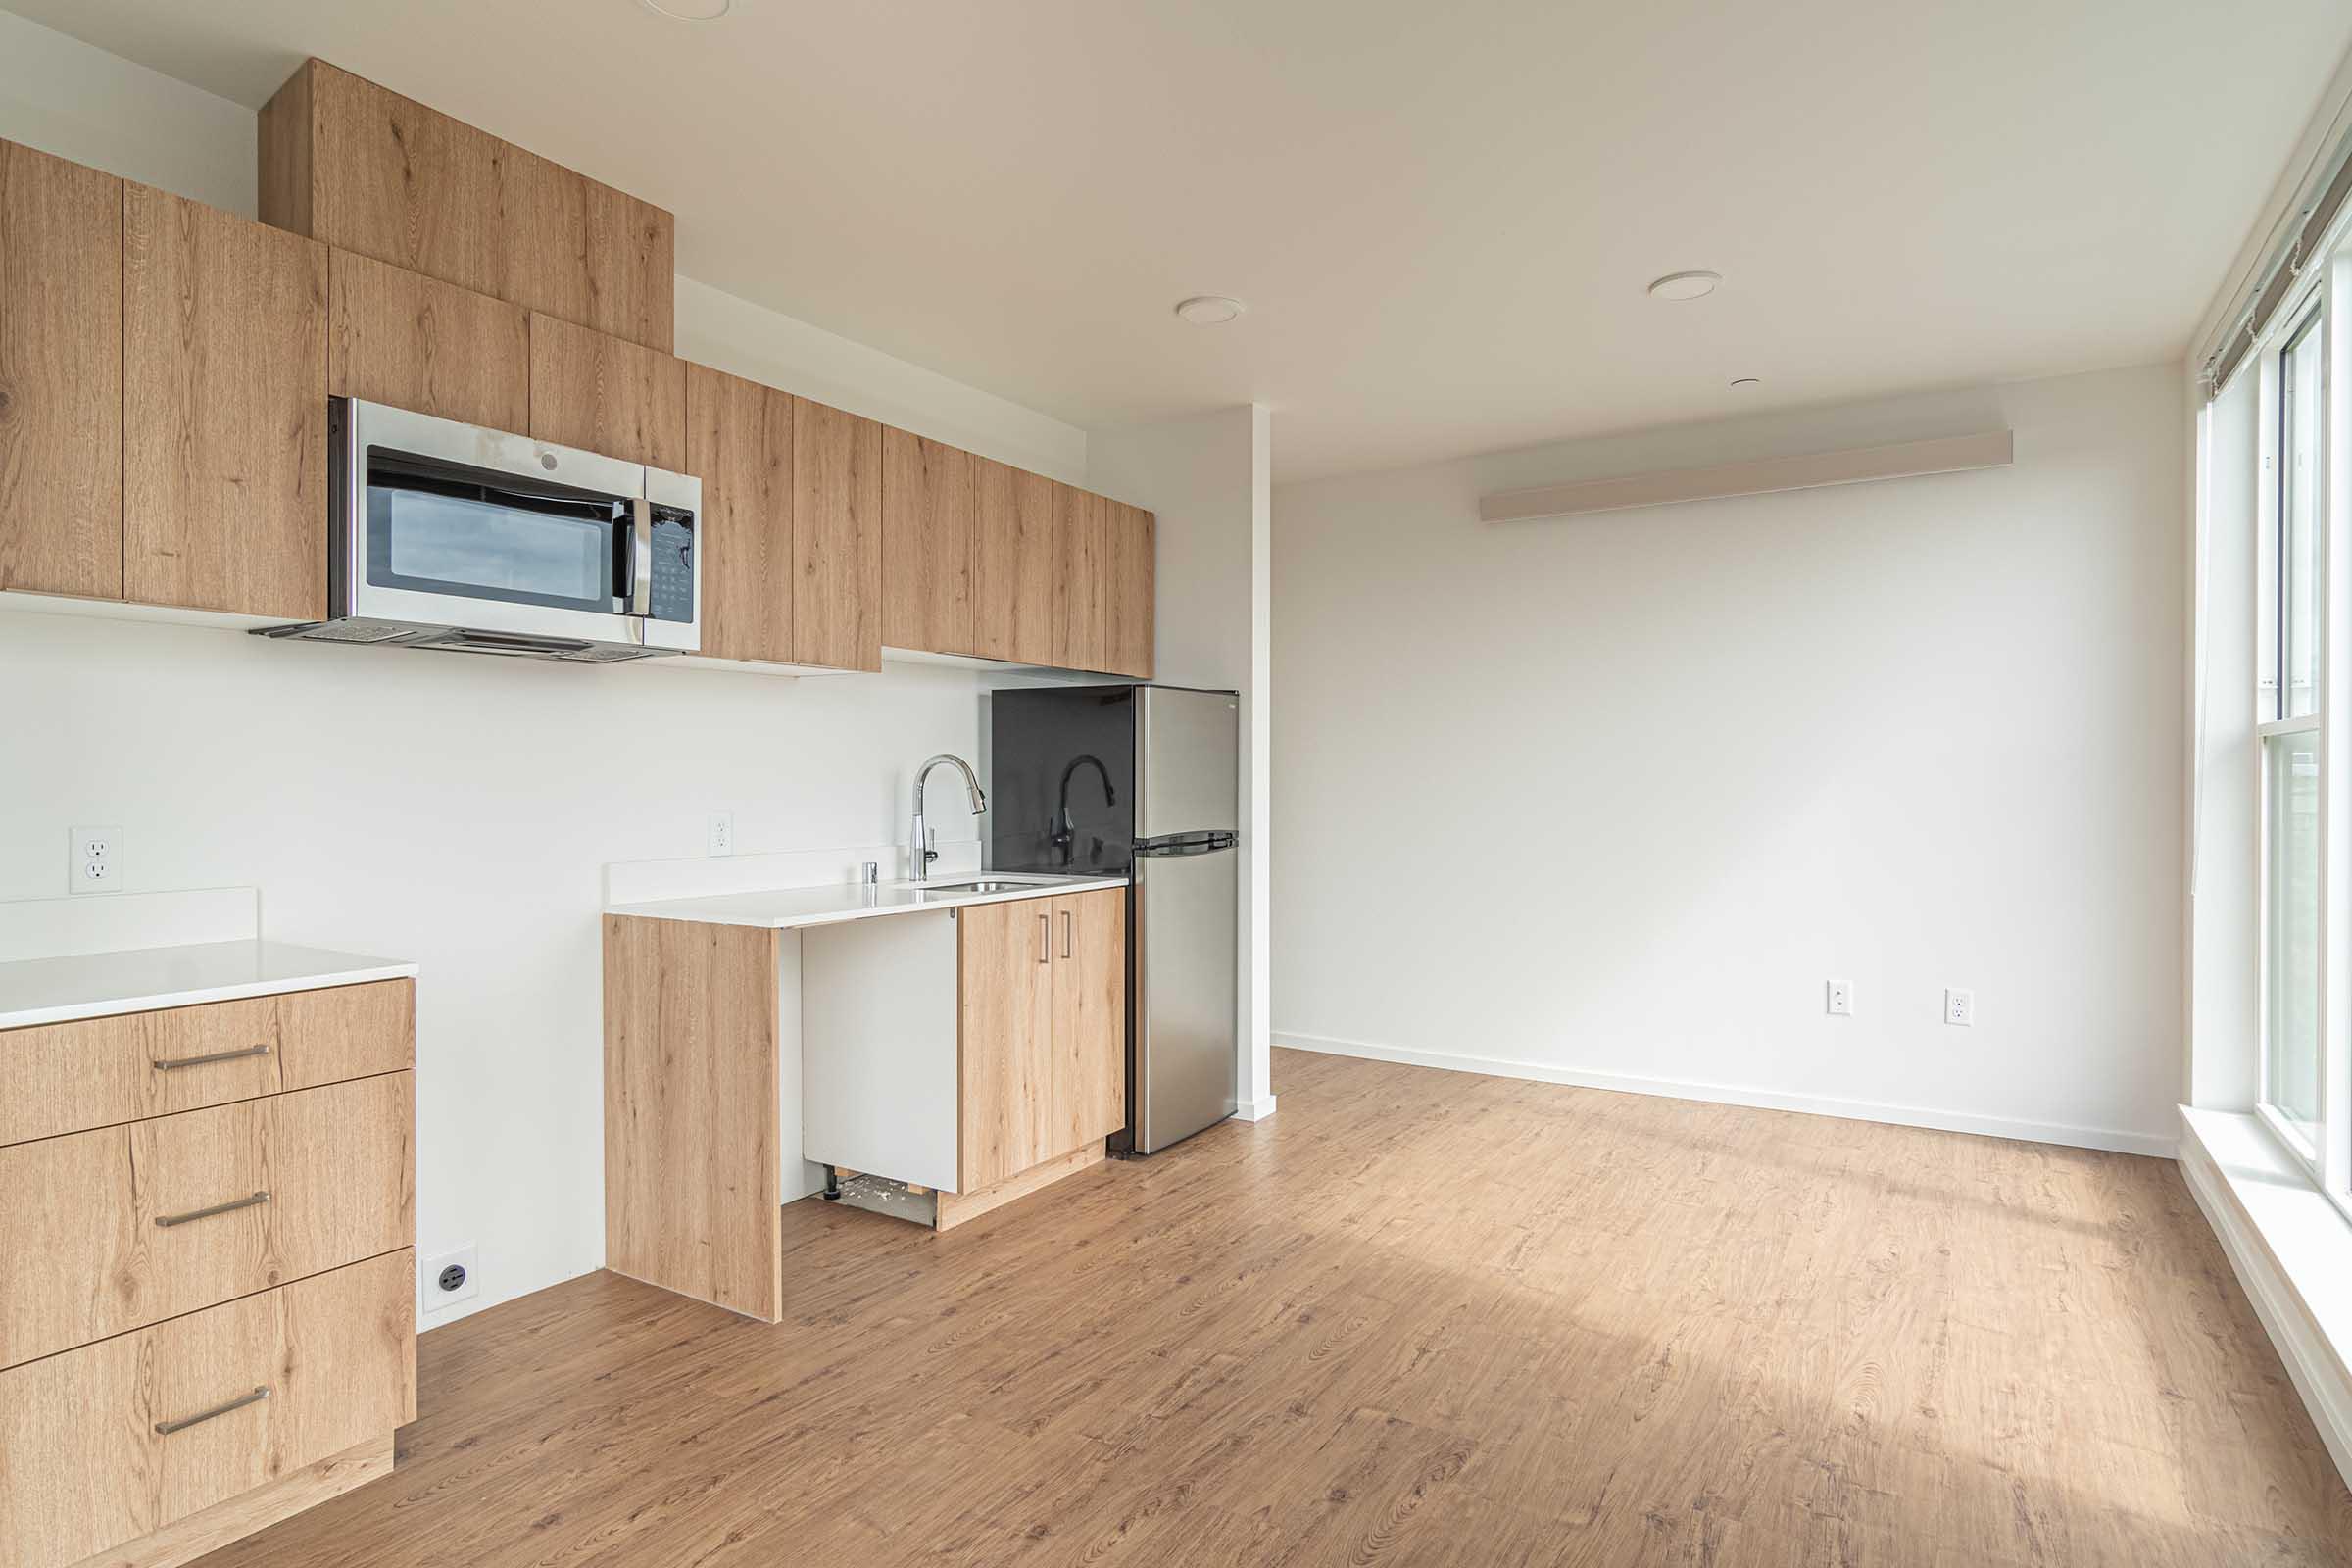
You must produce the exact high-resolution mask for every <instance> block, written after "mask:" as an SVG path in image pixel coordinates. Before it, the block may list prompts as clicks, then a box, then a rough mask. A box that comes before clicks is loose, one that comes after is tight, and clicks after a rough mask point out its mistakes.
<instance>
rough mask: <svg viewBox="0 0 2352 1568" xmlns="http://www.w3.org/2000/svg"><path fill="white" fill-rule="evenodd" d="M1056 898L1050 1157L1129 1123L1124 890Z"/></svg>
mask: <svg viewBox="0 0 2352 1568" xmlns="http://www.w3.org/2000/svg"><path fill="white" fill-rule="evenodd" d="M1053 903H1054V933H1053V934H1054V1075H1053V1081H1052V1082H1053V1087H1052V1093H1051V1095H1050V1096H1049V1099H1048V1105H1049V1114H1048V1118H1047V1131H1048V1133H1049V1134H1050V1135H1051V1136H1050V1137H1049V1140H1048V1141H1049V1142H1050V1143H1051V1144H1052V1146H1053V1147H1052V1148H1050V1149H1048V1150H1046V1151H1045V1154H1046V1157H1049V1158H1050V1157H1052V1156H1053V1155H1055V1154H1066V1153H1068V1152H1070V1151H1071V1150H1074V1149H1078V1148H1080V1147H1082V1146H1084V1145H1086V1144H1088V1143H1091V1142H1093V1141H1095V1140H1096V1139H1100V1138H1107V1137H1108V1136H1109V1135H1110V1134H1112V1133H1115V1132H1117V1131H1118V1130H1119V1129H1120V1128H1121V1127H1124V1126H1126V1125H1127V895H1126V893H1125V892H1124V891H1122V890H1120V889H1118V888H1103V889H1099V890H1097V891H1095V892H1092V893H1072V894H1068V895H1065V896H1064V897H1061V898H1057V899H1055V900H1054V901H1053Z"/></svg>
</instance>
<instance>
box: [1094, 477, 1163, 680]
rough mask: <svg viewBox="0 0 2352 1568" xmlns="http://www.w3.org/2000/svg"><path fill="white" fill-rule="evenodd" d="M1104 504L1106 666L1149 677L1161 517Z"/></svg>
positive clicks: (1120, 672) (1117, 504)
mask: <svg viewBox="0 0 2352 1568" xmlns="http://www.w3.org/2000/svg"><path fill="white" fill-rule="evenodd" d="M1103 507H1104V509H1105V511H1106V513H1107V522H1108V534H1109V539H1110V567H1109V574H1108V582H1109V592H1110V613H1109V619H1108V624H1109V632H1110V646H1109V651H1108V656H1107V658H1106V659H1105V660H1104V662H1103V668H1104V669H1106V670H1109V671H1110V672H1111V673H1113V674H1116V675H1133V676H1135V677H1136V678H1137V679H1139V680H1150V679H1151V678H1152V659H1153V656H1154V650H1155V647H1156V644H1155V642H1154V640H1153V639H1154V635H1155V634H1154V631H1153V621H1152V613H1153V607H1154V605H1155V603H1156V597H1155V596H1156V595H1157V593H1158V588H1157V583H1156V578H1157V573H1158V566H1157V562H1158V538H1159V523H1158V519H1157V518H1155V517H1153V516H1152V514H1151V513H1149V512H1146V511H1145V510H1144V509H1143V508H1141V507H1131V506H1128V505H1127V504H1126V503H1124V502H1121V501H1106V502H1104V503H1103Z"/></svg>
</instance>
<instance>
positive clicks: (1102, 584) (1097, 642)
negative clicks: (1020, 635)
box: [1054, 484, 1113, 669]
mask: <svg viewBox="0 0 2352 1568" xmlns="http://www.w3.org/2000/svg"><path fill="white" fill-rule="evenodd" d="M1054 549H1055V552H1056V556H1057V564H1056V567H1055V570H1054V663H1056V664H1058V665H1060V666H1061V667H1062V668H1064V669H1108V668H1110V621H1111V615H1112V604H1111V599H1112V594H1113V586H1112V583H1111V542H1110V503H1109V502H1108V501H1106V500H1104V499H1103V497H1101V496H1099V495H1095V494H1093V493H1092V492H1090V491H1086V490H1081V489H1078V488H1077V487H1076V486H1074V485H1066V484H1057V485H1055V486H1054Z"/></svg>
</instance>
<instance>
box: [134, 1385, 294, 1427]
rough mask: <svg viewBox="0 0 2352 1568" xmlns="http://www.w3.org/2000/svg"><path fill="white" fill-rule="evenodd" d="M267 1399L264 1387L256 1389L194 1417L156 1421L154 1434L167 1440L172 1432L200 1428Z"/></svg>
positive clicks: (200, 1412) (267, 1394)
mask: <svg viewBox="0 0 2352 1568" xmlns="http://www.w3.org/2000/svg"><path fill="white" fill-rule="evenodd" d="M268 1397H270V1391H269V1389H268V1388H266V1387H265V1388H259V1389H256V1390H254V1391H253V1392H252V1393H251V1394H240V1395H238V1396H237V1397H235V1398H233V1399H231V1400H229V1401H228V1402H227V1403H226V1404H216V1405H214V1406H213V1407H212V1408H211V1409H210V1410H199V1411H197V1412H196V1413H195V1414H194V1415H188V1416H181V1417H180V1418H179V1419H178V1420H176V1421H158V1422H157V1423H156V1424H155V1434H156V1436H157V1437H159V1438H168V1437H170V1436H171V1435H172V1433H174V1432H185V1431H187V1430H188V1428H190V1427H192V1426H200V1425H202V1424H203V1423H205V1422H207V1421H210V1420H211V1419H212V1418H213V1417H215V1416H217V1415H226V1414H228V1412H229V1411H231V1410H242V1409H244V1408H245V1407H246V1406H247V1405H249V1404H259V1403H261V1402H262V1401H263V1400H264V1399H267V1398H268Z"/></svg>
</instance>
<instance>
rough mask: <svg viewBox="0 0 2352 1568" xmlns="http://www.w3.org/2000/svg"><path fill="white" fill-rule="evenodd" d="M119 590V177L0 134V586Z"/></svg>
mask: <svg viewBox="0 0 2352 1568" xmlns="http://www.w3.org/2000/svg"><path fill="white" fill-rule="evenodd" d="M4 588H16V589H24V590H27V591H29V592H33V593H47V594H79V595H84V596H88V597H93V598H100V599H115V598H120V597H121V596H122V593H123V182H122V181H121V180H119V179H117V178H115V177H114V176H113V175H111V174H102V173H100V172H98V171H96V170H94V169H84V168H82V167H81V166H80V165H79V164H70V163H67V162H66V161H65V160H64V159H62V158H52V157H50V156H49V155H48V154H46V153H39V152H35V151H33V150H32V149H31V148H29V147H20V146H17V145H16V144H15V143H13V142H0V589H4Z"/></svg>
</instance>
